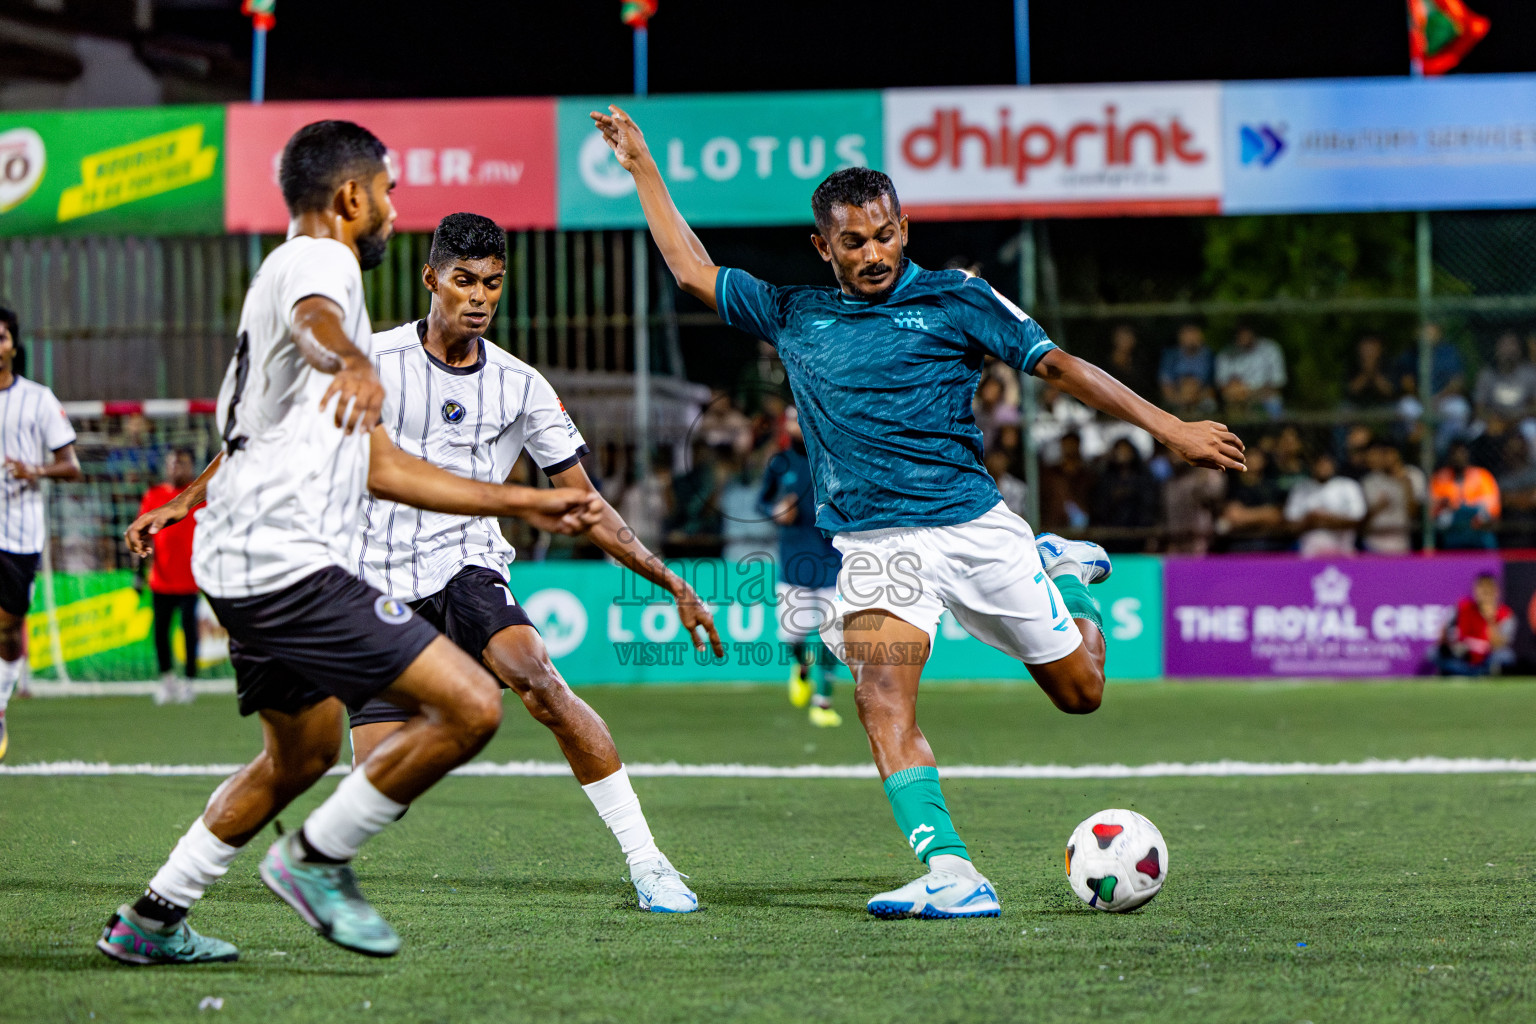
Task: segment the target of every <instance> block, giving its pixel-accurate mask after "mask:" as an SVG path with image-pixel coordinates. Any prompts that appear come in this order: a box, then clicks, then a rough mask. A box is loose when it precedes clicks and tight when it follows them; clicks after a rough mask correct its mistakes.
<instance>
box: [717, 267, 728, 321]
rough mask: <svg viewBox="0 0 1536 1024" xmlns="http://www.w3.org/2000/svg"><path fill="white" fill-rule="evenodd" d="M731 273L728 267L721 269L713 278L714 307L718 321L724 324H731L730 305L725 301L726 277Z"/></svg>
mask: <svg viewBox="0 0 1536 1024" xmlns="http://www.w3.org/2000/svg"><path fill="white" fill-rule="evenodd" d="M730 272H731V268H730V267H721V268H720V274H719V276H718V277H716V278H715V306H716V307H717V309H716V312H717V313H719V314H720V319H721V320H724V321H725V322H726V323H730V322H731V312H730V303H729V302H727V300H726V286H725V282H726V275H728V274H729V273H730Z"/></svg>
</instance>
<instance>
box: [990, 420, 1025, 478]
mask: <svg viewBox="0 0 1536 1024" xmlns="http://www.w3.org/2000/svg"><path fill="white" fill-rule="evenodd" d="M995 447H996V448H997V450H998V451H1001V452H1006V453H1007V455H1008V472H1010V473H1012V474H1013V475H1014V476H1018V477H1022V476H1023V475H1024V431H1023V430H1021V429H1020V428H1019V427H1018V426H1017V425H1010V426H1004V427H1000V428H999V429H998V431H997V444H996V445H995Z"/></svg>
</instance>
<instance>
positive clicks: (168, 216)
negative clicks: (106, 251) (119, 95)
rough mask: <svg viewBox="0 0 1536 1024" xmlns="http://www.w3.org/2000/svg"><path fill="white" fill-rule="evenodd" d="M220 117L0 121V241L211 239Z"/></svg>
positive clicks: (192, 113)
mask: <svg viewBox="0 0 1536 1024" xmlns="http://www.w3.org/2000/svg"><path fill="white" fill-rule="evenodd" d="M223 149H224V108H223V107H222V106H213V105H207V106H189V107H146V108H134V109H127V110H71V111H48V112H37V113H10V112H7V113H0V235H42V234H61V233H78V234H146V235H198V234H220V233H222V232H223V230H224V184H223V183H224V173H223Z"/></svg>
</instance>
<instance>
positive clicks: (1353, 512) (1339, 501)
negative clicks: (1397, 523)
mask: <svg viewBox="0 0 1536 1024" xmlns="http://www.w3.org/2000/svg"><path fill="white" fill-rule="evenodd" d="M1367 511H1368V509H1367V507H1366V503H1365V492H1364V491H1363V490H1361V489H1360V484H1359V482H1358V481H1355V480H1351V479H1350V478H1349V477H1347V476H1340V475H1339V472H1338V463H1337V462H1335V461H1334V458H1333V454H1332V453H1331V452H1326V451H1323V452H1318V453H1317V454H1316V455H1314V456H1313V457H1312V475H1311V476H1310V477H1308V478H1307V479H1305V480H1302V481H1299V482H1298V483H1297V484H1296V486H1295V487H1292V488H1291V493H1290V494H1289V495H1288V496H1287V497H1286V500H1285V519H1286V522H1288V523H1290V524H1291V525H1292V526H1293V527H1294V528H1295V529H1298V530H1300V531H1301V537H1300V538H1299V540H1298V541H1297V550H1298V551H1299V552H1300V553H1301V556H1302V557H1303V558H1320V557H1328V556H1333V555H1352V554H1354V553H1355V539H1356V535H1357V532H1358V531H1359V529H1360V523H1361V522H1362V521H1363V520H1364V519H1365V515H1366V512H1367Z"/></svg>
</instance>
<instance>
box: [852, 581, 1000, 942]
mask: <svg viewBox="0 0 1536 1024" xmlns="http://www.w3.org/2000/svg"><path fill="white" fill-rule="evenodd" d="M842 643H843V660H844V661H845V662H846V663H847V664H848V666H849V668H850V670H851V671H852V672H853V677H854V680H855V688H854V703H855V704H856V705H857V707H858V710H859V721H860V722H862V723H863V724H864V731H865V732H866V733H868V734H869V748H870V751H871V752H872V753H873V754H874V756H875V766H876V768H878V769H879V772H880V777H881V779H883V780H884V784H885V795H886V798H887V799H888V800H890V802H891V811H892V813H893V814H895V816H896V825H897V827H898V828H900V829H901V833H902V835H903V837H905V838H906V840H907V844H908V846H910V847H911V849H912V852H913V853H914V854H915V855H916V856H917V858H918V859H919V860H921V861H922V862H923V863H924V864H925V865H927V867H928V869H929V871H928V873H927V874H926V875H924V876H923V877H921V878H919V879H916V880H915V881H913V882H910V883H908V884H907V885H904V886H902V887H901V888H899V889H895V890H892V891H891V892H885V893H881V894H880V895H878V896H875V897H874V898H873V899H871V900H870V901H869V903H868V909H869V912H870V913H871V914H873V915H875V916H876V917H885V918H896V917H926V918H950V917H996V916H997V915H998V913H999V912H1000V908H999V906H998V902H997V894H996V893H995V892H994V891H993V889H992V884H991V883H990V882H988V881H987V879H986V878H985V877H984V876H983V875H982V874H981V873H980V872H979V871H977V870H976V868H975V865H973V864H972V863H971V855H970V852H969V851H968V850H966V848H965V843H964V842H963V841H961V839H960V834H959V833H958V832H957V831H956V830H955V825H954V822H953V821H952V820H951V819H950V816H949V808H948V807H947V806H946V805H945V803H944V793H943V791H942V789H941V788H940V786H939V770H938V767H937V762H936V761H935V760H934V757H933V750H932V748H931V747H929V746H928V740H927V738H926V737H924V736H923V731H922V729H920V728H919V727H918V724H917V689H918V682H919V679H920V677H921V676H922V671H923V665H924V663H925V662H926V661H927V660H928V652H929V649H930V646H931V640H930V637H929V635H928V633H927V632H926V631H925V630H923V629H921V628H920V627H918V626H914V625H912V624H911V623H909V622H906V621H905V620H903V619H900V618H898V617H897V616H895V615H893V614H892V613H890V612H888V611H883V610H870V611H859V612H854V613H851V614H849V615H848V616H847V617H846V619H845V620H844V621H843V627H842Z"/></svg>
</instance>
